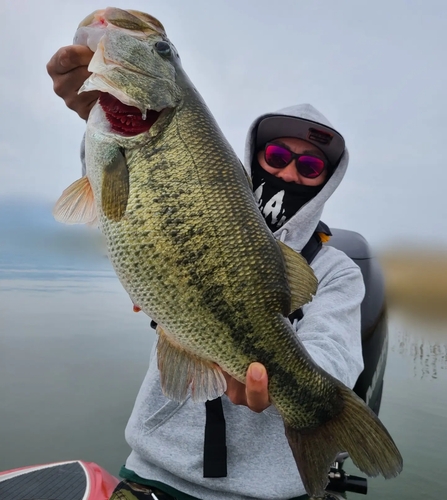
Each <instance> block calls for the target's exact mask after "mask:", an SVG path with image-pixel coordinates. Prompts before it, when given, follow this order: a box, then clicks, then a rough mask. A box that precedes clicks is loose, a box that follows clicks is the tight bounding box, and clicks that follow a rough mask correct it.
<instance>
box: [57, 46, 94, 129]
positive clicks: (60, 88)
mask: <svg viewBox="0 0 447 500" xmlns="http://www.w3.org/2000/svg"><path fill="white" fill-rule="evenodd" d="M92 56H93V52H92V51H91V50H90V49H89V48H88V47H84V46H83V45H69V46H67V47H62V48H60V49H59V50H58V51H57V52H56V53H55V54H54V56H53V57H52V58H51V59H50V61H49V62H48V64H47V71H48V74H49V75H50V77H51V79H52V80H53V88H54V92H55V93H56V94H57V95H58V96H59V97H61V98H62V99H63V100H64V102H65V104H66V105H67V106H68V107H69V108H70V109H72V110H73V111H76V113H77V114H78V115H79V116H80V117H81V118H83V119H84V120H87V118H88V115H89V113H90V110H91V109H92V107H93V106H94V104H95V102H96V101H97V99H98V96H99V92H82V93H81V94H78V90H79V89H80V88H81V86H82V84H83V83H84V82H85V80H87V78H88V77H89V76H90V75H91V73H90V72H89V71H88V69H87V68H88V65H89V63H90V60H91V58H92Z"/></svg>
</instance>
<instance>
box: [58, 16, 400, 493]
mask: <svg viewBox="0 0 447 500" xmlns="http://www.w3.org/2000/svg"><path fill="white" fill-rule="evenodd" d="M75 40H76V41H77V43H84V44H86V45H89V47H90V48H91V49H92V50H94V52H95V53H94V56H93V58H92V61H91V64H90V66H89V70H90V71H91V72H92V73H93V74H92V75H91V76H90V78H89V79H88V80H87V81H86V83H85V84H84V86H83V88H82V89H81V91H90V90H99V91H100V92H102V94H101V97H100V99H99V102H98V103H97V104H96V105H95V106H94V108H93V109H92V111H91V113H90V117H89V119H88V123H87V131H86V139H85V140H86V167H87V173H86V176H85V177H83V178H82V179H80V180H78V181H76V182H75V183H73V184H72V185H71V186H70V187H69V188H67V190H65V191H64V193H63V194H62V196H61V198H60V199H59V201H58V202H57V204H56V207H55V210H54V214H55V217H56V218H57V219H58V220H60V221H62V222H65V223H93V222H94V221H95V220H97V222H98V224H99V227H100V229H101V231H102V232H103V234H104V235H105V238H106V241H107V245H108V250H109V256H110V259H111V262H112V264H113V266H114V268H115V271H116V273H117V275H118V277H119V279H120V281H121V283H122V284H123V286H124V288H125V289H126V290H127V292H128V293H129V295H130V297H131V299H132V301H133V302H134V304H135V305H136V306H137V307H138V308H141V309H142V310H143V311H144V312H145V313H146V314H148V315H149V316H150V317H151V318H153V319H154V320H155V321H156V322H157V324H158V327H157V333H158V335H159V340H158V366H159V369H160V376H161V384H162V389H163V391H164V393H165V394H166V396H167V397H169V398H171V399H174V400H177V401H183V400H184V399H185V398H186V397H187V394H188V391H190V393H191V396H192V398H193V399H194V400H196V401H206V400H208V399H214V398H216V397H218V396H220V395H222V394H223V393H224V391H225V389H226V383H225V378H224V376H223V374H222V370H224V371H226V372H228V373H229V374H230V375H231V376H233V377H234V378H236V379H237V380H239V381H241V382H244V381H245V374H246V371H247V368H248V366H249V364H250V363H251V362H254V361H259V362H261V363H262V364H264V365H265V367H266V369H267V373H268V375H269V394H270V398H271V401H272V403H273V404H274V405H275V407H276V408H277V409H278V410H279V412H280V413H281V415H282V417H283V420H284V426H285V432H286V435H287V438H288V441H289V444H290V447H291V449H292V452H293V455H294V457H295V460H296V463H297V466H298V469H299V472H300V474H301V478H302V480H303V483H304V486H305V488H306V491H307V492H308V494H309V495H310V496H314V497H318V496H323V494H324V488H325V486H326V484H327V482H328V476H327V473H328V470H329V467H330V465H331V463H332V462H333V461H334V458H335V456H336V455H337V453H338V452H340V451H348V452H349V454H350V456H351V458H352V460H353V461H354V463H355V464H356V465H357V466H358V467H359V468H360V469H361V470H362V471H364V472H365V473H366V474H368V475H370V476H375V475H377V474H382V475H383V476H385V477H392V476H395V475H397V474H398V473H399V472H400V470H401V468H402V458H401V456H400V454H399V451H398V450H397V448H396V446H395V444H394V442H393V440H392V439H391V437H390V436H389V434H388V432H387V431H386V429H385V428H384V426H383V425H382V424H381V423H380V421H379V420H378V418H377V417H376V416H375V414H374V413H373V412H372V411H371V410H370V409H369V408H368V407H367V406H366V405H365V404H364V402H363V401H362V400H361V399H360V398H358V397H357V396H356V395H355V394H354V393H353V392H352V391H351V390H350V389H348V388H347V387H346V386H344V385H343V384H342V383H340V382H339V381H337V380H336V379H335V378H333V377H332V376H330V375H329V374H327V373H326V372H325V371H324V370H322V369H321V368H319V367H318V366H317V365H315V363H314V362H313V361H312V359H311V358H310V356H309V355H308V353H307V352H306V350H305V348H304V347H303V345H302V344H301V343H300V341H299V339H298V338H297V336H296V334H295V332H294V330H293V329H292V326H291V324H290V322H289V320H288V319H287V316H288V315H289V314H290V313H291V312H292V311H293V310H295V309H297V308H299V307H301V306H302V305H303V304H304V303H306V302H308V301H310V300H311V299H312V296H313V295H314V294H315V293H316V289H317V280H316V278H315V276H314V274H313V271H312V269H311V268H310V267H309V266H308V264H307V263H306V261H305V260H304V259H303V258H302V257H301V255H299V254H298V253H296V252H294V251H293V250H292V249H290V248H289V247H287V246H286V245H284V244H282V243H279V242H278V241H276V240H275V238H274V237H273V235H272V233H271V232H270V230H269V229H268V227H267V225H266V223H265V221H264V219H263V217H262V216H261V214H260V212H259V210H258V208H257V204H256V202H255V200H254V197H253V193H252V189H251V184H250V180H249V179H248V177H247V175H246V173H245V170H244V169H243V166H242V165H241V162H240V161H239V159H238V158H237V156H236V154H235V153H234V152H233V150H232V148H231V147H230V145H229V144H228V142H227V140H226V139H225V137H224V136H223V134H222V132H221V131H220V129H219V127H218V125H217V124H216V122H215V120H214V118H213V116H212V115H211V113H210V111H209V110H208V108H207V106H206V105H205V103H204V102H203V100H202V98H201V97H200V95H199V94H198V92H197V90H196V89H195V87H194V86H193V84H192V83H191V81H190V80H189V78H188V77H187V75H186V73H185V72H184V70H183V69H182V66H181V63H180V58H179V56H178V53H177V50H176V49H175V47H174V46H173V44H172V43H171V42H170V41H169V39H168V38H167V37H166V34H165V31H164V28H163V26H162V25H161V23H160V22H159V21H157V20H156V19H154V18H153V17H151V16H149V15H147V14H143V13H140V12H136V11H123V10H120V9H114V8H108V9H105V10H102V11H97V12H95V13H93V14H92V15H91V16H89V17H88V18H86V20H84V21H83V22H82V23H81V25H80V27H79V29H78V32H77V34H76V37H75Z"/></svg>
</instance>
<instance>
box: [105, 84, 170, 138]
mask: <svg viewBox="0 0 447 500" xmlns="http://www.w3.org/2000/svg"><path fill="white" fill-rule="evenodd" d="M99 104H100V106H101V108H102V109H103V111H104V113H105V115H106V118H107V121H108V122H109V123H110V126H111V128H112V131H113V132H115V133H117V134H120V135H124V136H134V135H138V134H142V133H144V132H147V131H149V130H150V128H151V127H152V125H154V123H155V122H156V121H157V119H158V117H159V116H160V114H161V113H162V111H155V110H152V109H148V110H147V111H146V113H145V115H146V116H145V117H143V116H142V113H141V109H139V108H137V107H135V106H128V105H127V104H124V103H122V102H121V101H120V100H119V99H117V98H116V97H115V96H113V95H112V94H109V93H107V92H101V94H100V96H99Z"/></svg>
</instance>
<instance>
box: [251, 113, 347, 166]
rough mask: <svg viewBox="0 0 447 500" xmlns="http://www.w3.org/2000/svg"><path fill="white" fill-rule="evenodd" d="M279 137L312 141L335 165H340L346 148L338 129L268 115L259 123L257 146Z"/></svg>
mask: <svg viewBox="0 0 447 500" xmlns="http://www.w3.org/2000/svg"><path fill="white" fill-rule="evenodd" d="M279 137H296V138H298V139H303V140H304V141H307V142H310V143H311V144H313V145H314V146H316V147H317V148H318V149H320V150H321V151H322V152H323V153H324V154H325V155H326V158H327V159H328V161H329V163H330V164H331V166H333V167H335V166H337V165H338V162H339V161H340V158H341V156H342V154H343V152H344V150H345V140H344V139H343V137H342V136H341V135H340V134H339V133H338V132H337V131H336V130H334V129H332V128H330V127H326V126H325V125H322V124H321V123H317V122H313V121H311V120H306V119H304V118H299V117H296V116H284V115H275V116H268V117H267V118H264V119H263V120H262V121H261V122H260V123H259V125H258V128H257V132H256V147H257V148H258V149H259V148H261V147H263V146H264V144H266V143H267V142H269V141H272V140H274V139H278V138H279Z"/></svg>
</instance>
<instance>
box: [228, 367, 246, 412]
mask: <svg viewBox="0 0 447 500" xmlns="http://www.w3.org/2000/svg"><path fill="white" fill-rule="evenodd" d="M222 373H223V375H224V377H225V380H226V381H227V390H226V391H225V394H226V395H227V396H228V399H229V400H230V401H231V402H232V403H233V404H235V405H244V406H247V397H246V395H245V384H242V383H241V382H239V381H238V380H236V379H235V378H233V377H232V376H231V375H228V373H226V372H224V371H222Z"/></svg>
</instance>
